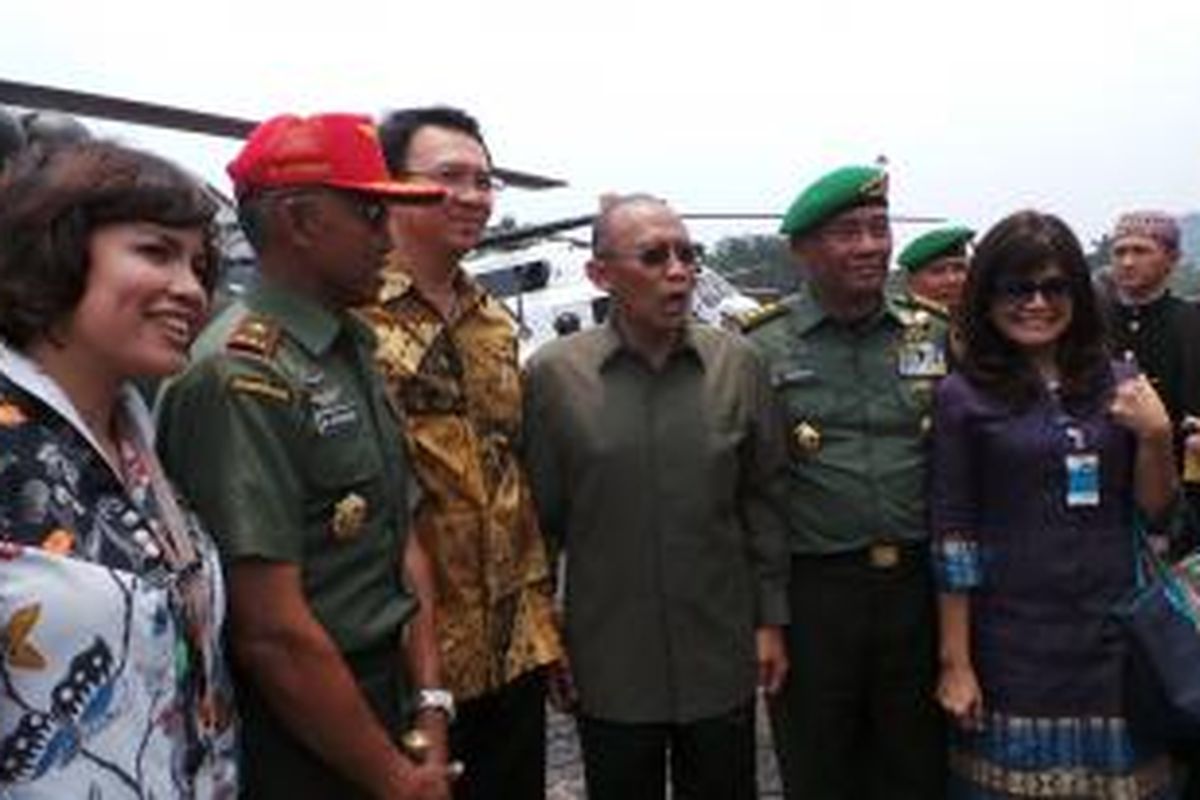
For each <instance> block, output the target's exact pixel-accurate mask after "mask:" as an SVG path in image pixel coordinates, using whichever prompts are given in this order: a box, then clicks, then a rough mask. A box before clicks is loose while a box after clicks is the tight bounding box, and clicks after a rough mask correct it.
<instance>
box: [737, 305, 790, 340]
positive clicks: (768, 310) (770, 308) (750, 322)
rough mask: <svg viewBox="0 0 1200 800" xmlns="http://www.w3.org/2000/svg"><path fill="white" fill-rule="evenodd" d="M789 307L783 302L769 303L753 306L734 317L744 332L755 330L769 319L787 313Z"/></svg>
mask: <svg viewBox="0 0 1200 800" xmlns="http://www.w3.org/2000/svg"><path fill="white" fill-rule="evenodd" d="M787 311H788V307H787V306H785V305H784V304H783V303H767V304H766V305H764V306H760V307H759V308H752V309H750V310H749V311H743V312H742V313H741V314H738V315H737V316H736V317H734V319H735V320H736V321H737V324H738V327H739V328H741V330H742V332H743V333H746V332H748V331H751V330H754V329H755V328H757V327H758V326H759V325H762V324H763V323H764V322H766V321H768V320H772V319H775V318H776V317H778V316H781V315H783V314H786V313H787Z"/></svg>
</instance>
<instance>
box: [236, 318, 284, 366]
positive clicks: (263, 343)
mask: <svg viewBox="0 0 1200 800" xmlns="http://www.w3.org/2000/svg"><path fill="white" fill-rule="evenodd" d="M280 332H281V331H280V327H279V324H278V323H277V322H275V321H274V320H271V319H268V318H267V317H260V316H255V315H253V314H250V315H248V316H246V317H245V318H244V319H242V320H241V321H240V322H238V324H237V325H235V326H234V327H233V330H232V331H230V333H229V338H228V339H226V340H225V349H227V350H234V351H236V352H239V353H249V354H250V355H254V356H259V357H261V358H271V357H272V356H273V355H275V350H276V348H278V347H279V336H280Z"/></svg>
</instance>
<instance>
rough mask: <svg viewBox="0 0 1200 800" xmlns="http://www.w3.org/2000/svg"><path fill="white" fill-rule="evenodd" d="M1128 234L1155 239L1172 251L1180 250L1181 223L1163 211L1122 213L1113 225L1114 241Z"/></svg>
mask: <svg viewBox="0 0 1200 800" xmlns="http://www.w3.org/2000/svg"><path fill="white" fill-rule="evenodd" d="M1126 236H1145V237H1147V238H1150V239H1154V240H1155V241H1157V242H1158V243H1159V244H1161V245H1162V246H1163V247H1164V248H1166V249H1167V250H1170V251H1171V252H1178V251H1179V223H1178V222H1176V221H1175V218H1174V217H1173V216H1171V215H1170V214H1167V213H1165V212H1163V211H1131V212H1129V213H1128V214H1122V215H1121V216H1120V218H1119V219H1118V220H1117V224H1116V225H1115V226H1114V227H1113V234H1112V238H1113V241H1116V240H1117V239H1123V238H1125V237H1126Z"/></svg>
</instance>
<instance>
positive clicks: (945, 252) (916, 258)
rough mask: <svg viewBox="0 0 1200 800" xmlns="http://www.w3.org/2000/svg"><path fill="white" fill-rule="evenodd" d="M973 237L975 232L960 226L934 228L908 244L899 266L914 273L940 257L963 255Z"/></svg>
mask: <svg viewBox="0 0 1200 800" xmlns="http://www.w3.org/2000/svg"><path fill="white" fill-rule="evenodd" d="M974 235H975V231H973V230H971V229H970V228H964V227H963V226H961V225H956V226H954V227H950V228H934V229H933V230H931V231H929V232H928V233H923V234H921V235H920V236H918V237H917V238H915V239H913V240H912V241H911V242H909V243H908V246H907V247H905V248H904V250H903V251H902V252H901V253H900V258H899V259H898V260H899V262H900V266H902V267H904V268H905V269H906V270H908V271H909V272H916V271H917V270H919V269H921V267H924V266H925V265H926V264H928V263H929V262H930V261H933V260H934V259H938V258H941V257H942V256H957V255H963V254H964V252H965V247H966V244H967V242H969V241H971V238H972V237H973V236H974Z"/></svg>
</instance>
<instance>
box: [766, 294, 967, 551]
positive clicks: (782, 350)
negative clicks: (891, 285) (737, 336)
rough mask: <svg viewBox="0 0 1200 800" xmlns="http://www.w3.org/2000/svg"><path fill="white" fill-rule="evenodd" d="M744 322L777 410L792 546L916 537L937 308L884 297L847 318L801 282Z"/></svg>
mask: <svg viewBox="0 0 1200 800" xmlns="http://www.w3.org/2000/svg"><path fill="white" fill-rule="evenodd" d="M745 327H746V331H747V334H748V335H749V337H750V338H751V340H752V341H753V342H754V344H755V346H756V347H757V348H758V349H759V352H760V353H762V355H763V356H764V358H765V359H766V360H767V362H768V363H769V364H770V371H771V385H772V387H773V388H774V390H775V392H776V395H777V396H778V398H779V400H780V402H781V405H782V407H783V413H784V415H785V417H786V419H785V424H786V429H787V432H788V439H789V441H788V446H789V448H790V452H791V459H790V466H789V469H788V471H787V476H788V483H789V489H788V491H787V492H786V493H785V495H784V496H785V498H786V503H787V517H788V520H789V522H790V525H789V530H790V532H791V538H790V544H791V549H792V552H794V553H800V554H806V555H826V554H834V553H843V552H849V551H853V550H861V549H864V548H867V547H869V546H871V545H873V544H876V543H880V542H889V541H917V540H923V539H925V538H926V536H927V535H928V534H927V528H926V523H925V496H924V495H925V459H926V455H927V454H926V447H927V444H926V439H927V433H928V431H929V424H930V414H931V401H932V398H933V388H934V384H935V382H936V381H937V379H938V378H940V377H942V376H944V375H945V374H946V354H945V348H944V346H943V343H944V341H945V335H946V327H947V326H946V320H945V317H944V316H942V315H941V314H939V313H938V312H937V311H936V310H934V309H933V308H932V307H931V306H926V305H924V304H922V303H921V302H920V301H914V300H912V299H909V298H899V297H892V298H887V299H885V300H884V302H883V305H882V306H881V308H880V309H879V311H877V312H876V313H875V314H873V315H871V316H870V317H868V318H867V319H864V320H860V321H857V322H855V323H854V324H851V325H847V324H842V323H839V322H838V321H837V320H835V319H833V318H832V317H830V316H829V315H828V314H826V313H825V311H823V310H822V308H821V306H820V305H819V304H818V302H817V301H816V299H815V298H814V297H813V295H812V292H811V290H809V289H805V290H802V291H801V292H800V293H798V294H796V295H793V296H792V297H790V298H787V299H786V300H784V301H782V302H781V303H780V304H778V305H775V306H770V307H768V308H766V309H764V310H762V311H760V312H757V313H756V314H754V315H752V316H751V318H750V319H748V320H747V322H746V326H745Z"/></svg>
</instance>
